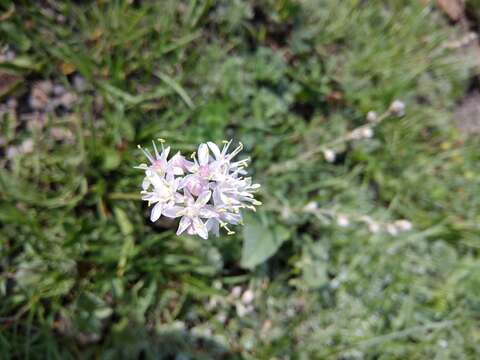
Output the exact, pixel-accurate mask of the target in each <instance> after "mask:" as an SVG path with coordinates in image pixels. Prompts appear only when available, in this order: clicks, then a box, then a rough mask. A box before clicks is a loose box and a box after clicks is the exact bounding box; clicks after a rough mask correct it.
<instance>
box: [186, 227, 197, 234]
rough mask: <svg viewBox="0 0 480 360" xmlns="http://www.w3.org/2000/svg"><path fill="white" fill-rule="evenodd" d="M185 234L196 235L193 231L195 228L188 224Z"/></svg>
mask: <svg viewBox="0 0 480 360" xmlns="http://www.w3.org/2000/svg"><path fill="white" fill-rule="evenodd" d="M187 234H188V235H197V233H196V232H195V229H194V228H193V226H192V225H190V226H189V227H188V228H187Z"/></svg>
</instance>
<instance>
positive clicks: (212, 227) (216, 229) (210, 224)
mask: <svg viewBox="0 0 480 360" xmlns="http://www.w3.org/2000/svg"><path fill="white" fill-rule="evenodd" d="M205 226H206V227H207V230H208V231H209V232H212V233H213V234H214V235H215V236H217V237H218V236H220V223H219V222H218V220H217V219H208V220H207V222H206V224H205Z"/></svg>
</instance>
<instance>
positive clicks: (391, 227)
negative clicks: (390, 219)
mask: <svg viewBox="0 0 480 360" xmlns="http://www.w3.org/2000/svg"><path fill="white" fill-rule="evenodd" d="M387 232H388V233H389V234H390V235H392V236H396V235H398V228H397V227H396V226H395V225H394V224H388V225H387Z"/></svg>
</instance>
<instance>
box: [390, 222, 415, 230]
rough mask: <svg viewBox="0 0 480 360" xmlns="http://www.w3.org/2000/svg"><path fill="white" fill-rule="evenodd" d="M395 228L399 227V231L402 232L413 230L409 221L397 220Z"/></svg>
mask: <svg viewBox="0 0 480 360" xmlns="http://www.w3.org/2000/svg"><path fill="white" fill-rule="evenodd" d="M394 224H395V226H396V227H397V229H398V230H400V231H409V230H412V227H413V226H412V223H411V222H410V221H408V220H403V219H402V220H397V221H395V223H394Z"/></svg>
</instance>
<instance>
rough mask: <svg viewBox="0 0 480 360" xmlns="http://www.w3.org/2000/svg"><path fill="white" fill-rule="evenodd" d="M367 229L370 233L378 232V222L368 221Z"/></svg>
mask: <svg viewBox="0 0 480 360" xmlns="http://www.w3.org/2000/svg"><path fill="white" fill-rule="evenodd" d="M368 230H369V231H370V232H371V233H372V234H378V233H379V232H380V225H378V223H376V222H370V223H369V224H368Z"/></svg>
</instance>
